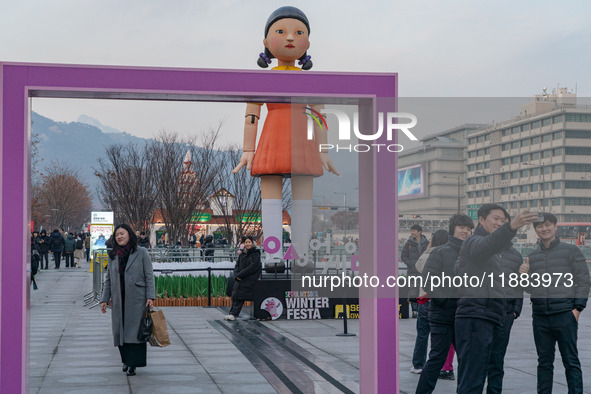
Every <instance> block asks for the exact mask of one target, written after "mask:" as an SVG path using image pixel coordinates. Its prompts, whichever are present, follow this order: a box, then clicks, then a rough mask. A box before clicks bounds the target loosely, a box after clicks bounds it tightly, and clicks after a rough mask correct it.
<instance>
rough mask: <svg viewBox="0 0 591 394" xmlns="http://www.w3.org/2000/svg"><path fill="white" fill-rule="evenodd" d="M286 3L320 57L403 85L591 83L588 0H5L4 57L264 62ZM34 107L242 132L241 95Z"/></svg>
mask: <svg viewBox="0 0 591 394" xmlns="http://www.w3.org/2000/svg"><path fill="white" fill-rule="evenodd" d="M282 5H293V6H296V7H298V8H300V9H302V10H303V11H304V12H305V13H306V14H307V16H308V19H309V20H310V25H311V28H310V30H311V31H310V41H311V47H310V50H309V54H310V55H311V56H312V60H313V62H314V68H313V71H355V72H396V73H398V74H399V83H400V85H399V95H400V96H401V97H528V96H531V95H532V94H535V93H541V90H542V88H543V87H548V88H549V90H551V89H552V88H555V87H556V86H562V87H569V88H573V89H574V88H575V87H576V89H577V94H578V96H582V97H590V96H591V74H590V73H589V72H588V70H589V68H590V60H591V59H590V58H591V52H590V51H589V50H588V48H590V47H591V24H590V23H589V16H590V15H591V12H590V11H591V3H590V2H587V1H583V0H581V1H572V2H568V3H567V5H566V4H563V3H559V2H556V1H545V0H542V1H519V2H515V1H473V0H466V1H465V0H461V1H408V0H406V1H392V0H388V1H372V0H368V1H364V2H361V1H358V0H357V1H350V0H341V1H336V0H335V1H333V0H328V1H307V0H306V1H304V0H301V1H300V0H298V1H291V2H289V3H284V2H275V1H269V0H267V1H262V0H254V1H250V0H249V1H234V0H219V1H197V0H193V1H186V0H185V1H182V0H176V1H169V2H164V1H155V0H126V1H124V2H121V1H114V0H102V1H95V0H93V1H88V0H52V1H46V0H18V1H13V0H0V10H1V12H0V61H9V62H36V63H63V64H92V65H123V66H149V67H183V68H186V67H188V68H223V69H248V70H254V69H259V68H258V67H257V65H256V59H257V56H258V53H259V52H261V51H262V49H263V46H262V39H263V28H264V24H265V21H266V19H267V17H268V16H269V14H270V13H271V12H272V11H274V10H275V9H276V8H278V7H279V6H282ZM259 70H261V72H268V71H264V70H262V69H259ZM33 110H34V111H36V112H38V113H40V114H41V115H44V116H47V117H50V118H52V119H53V120H56V121H68V122H71V121H75V120H77V119H78V116H80V115H81V114H86V115H89V116H91V117H93V118H96V119H98V120H100V121H101V122H102V123H103V124H105V125H108V126H111V127H114V128H117V129H119V130H123V131H126V132H128V133H130V134H133V135H137V136H141V137H152V136H154V135H155V134H157V133H158V132H159V131H160V130H167V131H177V132H180V133H181V134H183V135H186V136H189V137H190V136H194V135H195V134H198V133H200V132H202V131H204V130H207V129H208V128H209V127H211V126H213V125H217V124H218V123H219V122H220V121H222V122H223V126H222V131H223V142H224V143H232V142H236V141H238V140H239V139H240V138H241V136H242V124H243V119H244V118H243V113H244V105H243V104H219V103H218V104H208V103H173V102H126V101H109V100H107V101H102V100H58V99H35V100H34V102H33ZM490 120H491V119H483V120H482V121H483V122H487V121H490ZM450 127H451V126H450ZM434 131H436V130H432V132H434Z"/></svg>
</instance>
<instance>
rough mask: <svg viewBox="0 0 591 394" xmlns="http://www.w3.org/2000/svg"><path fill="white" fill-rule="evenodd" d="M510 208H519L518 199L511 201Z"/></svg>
mask: <svg viewBox="0 0 591 394" xmlns="http://www.w3.org/2000/svg"><path fill="white" fill-rule="evenodd" d="M509 208H511V209H517V201H511V203H510V204H509Z"/></svg>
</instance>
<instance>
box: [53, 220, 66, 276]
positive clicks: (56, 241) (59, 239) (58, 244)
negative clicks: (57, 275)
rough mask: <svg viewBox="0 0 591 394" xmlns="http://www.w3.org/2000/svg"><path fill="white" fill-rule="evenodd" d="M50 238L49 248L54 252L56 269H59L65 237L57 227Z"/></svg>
mask: <svg viewBox="0 0 591 394" xmlns="http://www.w3.org/2000/svg"><path fill="white" fill-rule="evenodd" d="M49 239H50V242H49V249H50V250H51V251H52V252H53V260H54V263H55V268H54V269H59V267H60V262H61V258H62V252H63V251H64V243H65V242H64V237H63V236H62V235H61V234H60V231H59V230H58V229H55V230H53V232H52V233H51V235H50V237H49Z"/></svg>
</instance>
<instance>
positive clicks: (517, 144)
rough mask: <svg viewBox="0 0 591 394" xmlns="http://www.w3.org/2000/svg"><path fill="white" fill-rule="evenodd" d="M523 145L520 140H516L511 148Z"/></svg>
mask: <svg viewBox="0 0 591 394" xmlns="http://www.w3.org/2000/svg"><path fill="white" fill-rule="evenodd" d="M520 146H521V143H520V142H519V141H515V142H512V143H511V149H517V148H519V147H520Z"/></svg>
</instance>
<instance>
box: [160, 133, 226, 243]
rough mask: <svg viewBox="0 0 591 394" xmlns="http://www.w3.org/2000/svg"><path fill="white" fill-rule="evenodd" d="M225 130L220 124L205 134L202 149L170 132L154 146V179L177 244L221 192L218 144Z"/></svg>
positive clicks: (163, 213) (164, 218)
mask: <svg viewBox="0 0 591 394" xmlns="http://www.w3.org/2000/svg"><path fill="white" fill-rule="evenodd" d="M221 126H222V123H221V122H220V124H219V125H218V126H217V128H210V129H209V131H208V132H206V133H204V134H203V135H202V137H201V141H200V144H199V145H200V146H197V145H196V143H195V141H194V140H189V141H187V140H183V139H181V137H180V136H179V135H178V134H176V133H166V132H161V133H160V135H159V136H158V137H157V138H156V140H155V141H154V142H153V143H152V144H151V148H150V149H151V152H152V154H153V156H154V160H155V167H154V174H153V175H154V177H155V178H156V179H157V180H158V182H159V195H158V205H159V207H160V208H161V209H162V216H163V220H164V223H165V225H166V229H167V232H168V234H169V239H170V240H172V241H173V242H175V241H177V240H181V241H182V242H184V241H186V238H187V237H186V235H187V233H188V227H189V226H190V223H191V222H192V221H193V218H194V217H196V216H198V215H199V214H200V213H201V212H203V210H204V209H205V207H206V203H207V198H208V197H209V196H211V195H212V194H213V192H214V191H215V190H217V188H216V186H217V185H216V182H217V180H218V179H219V177H217V176H216V174H217V171H219V168H220V164H219V160H220V154H219V152H218V150H217V148H216V144H217V140H218V138H219V133H220V129H221ZM183 158H184V159H183Z"/></svg>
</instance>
